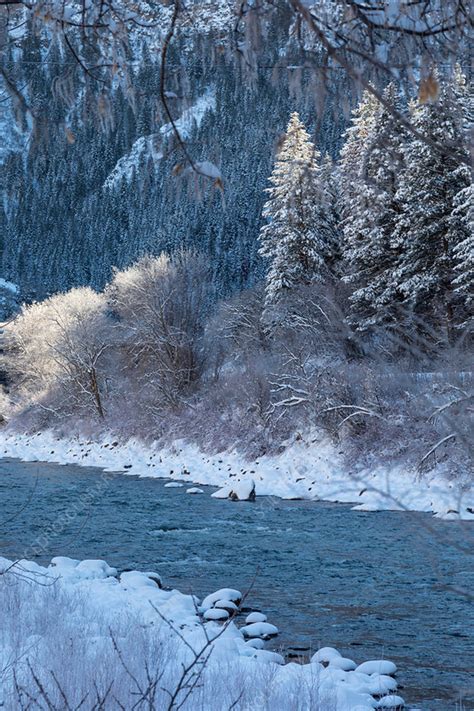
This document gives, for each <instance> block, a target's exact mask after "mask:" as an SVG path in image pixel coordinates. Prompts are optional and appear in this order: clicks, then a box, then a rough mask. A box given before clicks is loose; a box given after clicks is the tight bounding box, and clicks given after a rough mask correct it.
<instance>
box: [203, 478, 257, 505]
mask: <svg viewBox="0 0 474 711" xmlns="http://www.w3.org/2000/svg"><path fill="white" fill-rule="evenodd" d="M211 496H213V497H214V498H215V499H231V501H255V496H256V493H255V482H254V480H253V479H244V480H243V481H236V482H234V483H233V484H232V486H223V487H222V488H221V489H219V491H215V492H214V493H213V494H211Z"/></svg>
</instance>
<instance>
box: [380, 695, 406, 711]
mask: <svg viewBox="0 0 474 711" xmlns="http://www.w3.org/2000/svg"><path fill="white" fill-rule="evenodd" d="M404 706H405V701H404V700H403V699H402V697H401V696H396V695H394V694H390V695H389V696H384V697H383V698H381V699H379V700H378V701H377V704H376V707H375V708H377V709H401V708H403V707H404Z"/></svg>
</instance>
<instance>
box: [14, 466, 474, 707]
mask: <svg viewBox="0 0 474 711" xmlns="http://www.w3.org/2000/svg"><path fill="white" fill-rule="evenodd" d="M165 483H166V482H165V480H160V479H152V478H143V479H139V478H137V477H134V476H124V475H122V474H115V475H110V474H109V475H104V474H103V473H102V472H101V471H100V470H98V469H92V468H90V469H88V468H82V467H78V466H74V465H67V466H58V465H53V464H43V463H22V462H18V461H13V460H6V459H4V460H0V555H2V556H5V557H7V558H18V557H28V558H35V559H36V560H37V561H38V562H39V563H44V562H48V561H49V560H50V558H51V557H53V556H54V555H68V556H71V557H73V558H104V559H105V560H107V561H108V562H109V563H110V564H111V565H113V566H115V567H117V568H119V569H121V570H123V569H129V568H138V569H142V570H156V571H158V572H159V573H160V574H161V576H162V577H163V579H164V583H165V584H166V585H167V586H173V587H177V588H179V589H180V590H182V591H183V592H193V593H195V594H197V595H199V596H202V595H204V594H207V593H209V592H212V591H213V590H215V589H217V588H218V587H236V588H238V589H240V590H243V591H245V590H247V589H248V588H251V590H250V593H249V595H248V598H247V600H246V605H247V606H249V607H252V609H261V610H262V611H264V612H265V613H266V614H267V615H268V620H269V622H272V623H275V624H276V625H277V626H278V627H279V629H280V635H279V637H278V638H276V640H275V641H274V642H273V643H272V645H273V647H274V648H276V649H282V650H283V652H284V653H285V654H286V655H287V656H288V657H290V655H291V656H294V657H295V658H296V657H299V656H303V657H306V658H307V655H308V654H309V653H310V652H311V650H314V649H316V648H318V647H319V646H328V645H330V646H334V647H337V648H338V649H339V650H340V651H341V652H342V653H343V654H344V656H348V657H351V658H353V659H354V660H355V661H357V662H362V661H364V660H366V659H378V658H382V657H386V658H389V659H392V660H393V661H395V662H396V664H397V665H398V667H399V670H400V671H399V674H398V675H397V679H398V681H399V684H400V690H401V691H400V693H401V694H402V695H403V696H404V697H405V699H406V700H407V702H409V707H413V708H415V706H416V708H418V709H423V711H428V710H429V711H450V710H451V709H452V710H453V711H455V710H456V709H463V711H464V710H466V711H467V709H474V687H473V677H472V672H473V670H474V644H473V622H474V615H473V599H472V597H469V595H465V594H463V593H465V592H468V593H469V591H470V592H471V593H472V594H473V595H474V565H473V563H474V555H473V542H474V526H473V525H472V524H469V523H462V522H445V521H438V520H435V519H433V518H431V517H430V516H428V515H426V514H419V513H400V512H388V511H386V512H378V513H363V512H357V511H351V510H350V507H348V506H344V505H338V504H328V503H314V502H308V501H282V500H279V499H275V498H272V497H261V498H258V499H257V502H256V503H248V502H238V503H233V502H230V501H226V500H225V501H222V500H217V499H212V498H211V497H210V496H209V494H210V493H212V491H213V489H212V488H211V487H202V488H203V489H204V491H205V494H204V495H195V496H192V495H189V494H186V488H166V487H165V486H164V484H165ZM190 485H191V484H190ZM35 551H36V553H35ZM267 646H268V645H267ZM461 700H462V701H461Z"/></svg>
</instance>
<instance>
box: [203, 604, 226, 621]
mask: <svg viewBox="0 0 474 711" xmlns="http://www.w3.org/2000/svg"><path fill="white" fill-rule="evenodd" d="M203 617H204V619H205V620H216V621H218V620H228V619H229V613H228V612H227V610H223V609H217V607H211V609H210V610H206V612H205V613H204V615H203Z"/></svg>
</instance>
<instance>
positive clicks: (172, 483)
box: [165, 481, 184, 489]
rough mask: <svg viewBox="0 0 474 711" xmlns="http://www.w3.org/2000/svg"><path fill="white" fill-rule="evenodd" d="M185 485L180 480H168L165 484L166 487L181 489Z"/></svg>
mask: <svg viewBox="0 0 474 711" xmlns="http://www.w3.org/2000/svg"><path fill="white" fill-rule="evenodd" d="M183 486H184V484H181V483H180V482H179V481H168V482H167V483H166V484H165V489H181V488H182V487H183Z"/></svg>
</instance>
